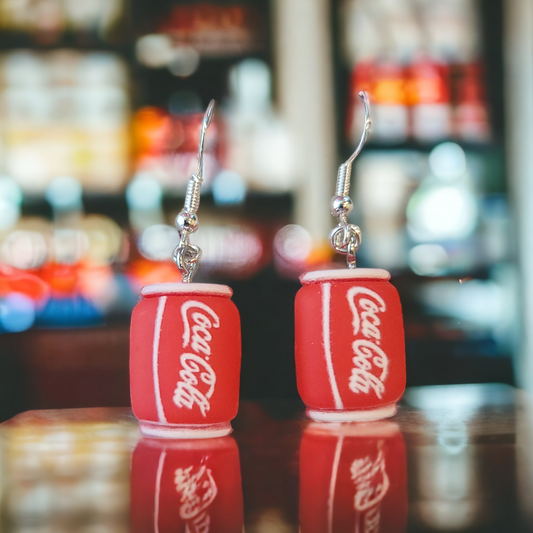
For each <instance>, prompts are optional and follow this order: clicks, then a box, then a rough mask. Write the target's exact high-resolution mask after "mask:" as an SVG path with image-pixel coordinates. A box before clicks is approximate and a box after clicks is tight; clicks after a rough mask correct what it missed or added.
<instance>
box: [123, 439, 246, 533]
mask: <svg viewBox="0 0 533 533" xmlns="http://www.w3.org/2000/svg"><path fill="white" fill-rule="evenodd" d="M130 494H131V527H132V530H131V531H132V533H175V532H177V531H183V532H189V533H202V532H205V533H207V532H209V533H241V532H242V526H243V500H242V483H241V470H240V463H239V449H238V447H237V443H236V442H235V441H234V440H233V439H232V438H231V437H222V438H219V439H210V440H200V441H198V440H161V439H141V440H140V441H139V443H138V444H137V447H136V448H135V451H134V452H133V457H132V461H131V478H130Z"/></svg>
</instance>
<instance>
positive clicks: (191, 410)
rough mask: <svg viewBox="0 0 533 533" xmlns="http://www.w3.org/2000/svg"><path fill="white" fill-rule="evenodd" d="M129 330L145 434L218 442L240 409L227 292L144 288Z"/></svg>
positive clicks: (236, 324)
mask: <svg viewBox="0 0 533 533" xmlns="http://www.w3.org/2000/svg"><path fill="white" fill-rule="evenodd" d="M142 295H143V299H142V300H141V301H140V302H139V303H138V304H137V306H136V307H135V309H134V310H133V315H132V318H131V329H130V387H131V403H132V407H133V412H134V414H135V416H136V417H137V418H138V419H139V420H140V429H141V432H142V433H143V435H146V436H152V437H167V438H204V437H205V438H207V437H220V436H223V435H227V434H228V433H230V432H231V424H230V421H231V420H232V419H233V418H235V415H236V414H237V409H238V404H239V379H240V366H241V329H240V319H239V312H238V311H237V308H236V307H235V304H234V303H233V302H232V301H231V300H230V298H231V295H232V290H231V289H230V288H229V287H227V286H226V285H215V284H211V283H191V284H188V283H162V284H159V285H148V286H146V287H144V288H143V289H142Z"/></svg>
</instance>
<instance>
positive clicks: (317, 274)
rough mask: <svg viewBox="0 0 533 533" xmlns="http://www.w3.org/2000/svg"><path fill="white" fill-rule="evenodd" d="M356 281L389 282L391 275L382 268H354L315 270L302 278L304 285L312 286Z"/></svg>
mask: <svg viewBox="0 0 533 533" xmlns="http://www.w3.org/2000/svg"><path fill="white" fill-rule="evenodd" d="M354 279H368V280H375V281H388V280H389V279H390V274H389V273H388V272H387V271H386V270H383V269H381V268H354V269H351V270H350V269H347V268H346V269H340V268H339V269H338V270H315V271H313V272H306V273H305V274H302V275H301V276H300V282H301V283H302V285H311V284H313V283H319V282H321V281H350V280H354Z"/></svg>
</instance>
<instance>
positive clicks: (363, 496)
mask: <svg viewBox="0 0 533 533" xmlns="http://www.w3.org/2000/svg"><path fill="white" fill-rule="evenodd" d="M350 473H351V477H352V481H353V482H354V484H355V497H354V508H355V510H356V511H358V512H360V513H361V514H362V517H361V520H362V524H363V528H362V531H364V533H378V532H379V529H380V528H379V523H380V518H381V501H382V500H383V498H384V497H385V495H386V494H387V491H388V490H389V486H390V481H389V477H388V476H387V470H386V465H385V454H384V453H383V442H382V441H380V442H379V443H378V454H377V457H376V459H375V460H373V459H372V458H371V457H370V455H367V456H366V457H364V458H361V459H355V461H353V463H352V465H351V468H350Z"/></svg>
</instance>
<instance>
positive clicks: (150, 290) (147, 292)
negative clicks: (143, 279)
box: [141, 283, 233, 298]
mask: <svg viewBox="0 0 533 533" xmlns="http://www.w3.org/2000/svg"><path fill="white" fill-rule="evenodd" d="M141 294H142V295H143V296H145V297H150V296H165V295H170V294H207V295H211V296H225V297H226V298H231V296H232V294H233V291H232V290H231V289H230V288H229V287H228V286H227V285H217V284H215V283H155V284H154V285H146V286H145V287H143V288H142V289H141Z"/></svg>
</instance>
